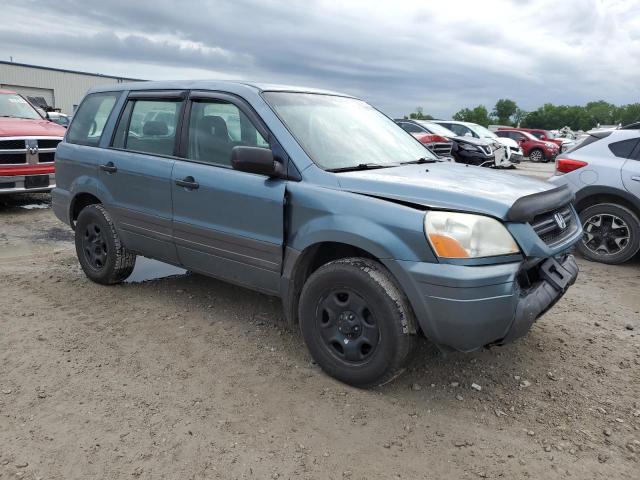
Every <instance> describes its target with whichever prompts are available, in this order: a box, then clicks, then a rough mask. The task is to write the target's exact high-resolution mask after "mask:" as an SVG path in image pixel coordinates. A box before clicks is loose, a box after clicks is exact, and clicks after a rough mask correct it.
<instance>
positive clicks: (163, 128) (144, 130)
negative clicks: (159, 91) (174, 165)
mask: <svg viewBox="0 0 640 480" xmlns="http://www.w3.org/2000/svg"><path fill="white" fill-rule="evenodd" d="M181 103H182V102H181V100H178V99H166V100H129V101H128V102H127V105H126V107H125V110H124V112H123V114H122V116H121V118H120V122H119V123H118V127H117V128H116V133H115V135H114V140H113V147H115V148H122V149H125V150H131V151H133V152H140V153H150V154H155V155H168V156H171V155H173V154H174V148H175V138H176V129H177V125H178V116H179V115H178V114H179V112H180V105H181Z"/></svg>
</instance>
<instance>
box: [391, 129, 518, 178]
mask: <svg viewBox="0 0 640 480" xmlns="http://www.w3.org/2000/svg"><path fill="white" fill-rule="evenodd" d="M396 123H399V124H400V126H401V127H402V128H403V129H404V130H405V131H409V130H411V131H409V133H411V134H412V135H413V136H414V137H416V138H418V137H419V136H420V135H424V134H430V135H438V136H439V137H441V138H445V139H447V140H449V141H451V142H452V148H451V156H452V157H453V158H454V160H455V161H456V162H458V163H466V164H467V165H477V166H483V167H502V168H504V167H509V166H511V165H512V164H511V162H509V161H508V160H507V159H506V153H505V148H504V147H503V146H502V144H500V143H498V142H491V141H488V140H483V139H477V138H473V137H463V136H459V135H456V134H455V133H454V132H452V131H451V130H449V129H448V128H445V127H443V126H442V125H438V124H437V123H434V122H433V121H431V120H397V121H396ZM417 129H419V130H420V131H416V130H417ZM418 139H419V138H418Z"/></svg>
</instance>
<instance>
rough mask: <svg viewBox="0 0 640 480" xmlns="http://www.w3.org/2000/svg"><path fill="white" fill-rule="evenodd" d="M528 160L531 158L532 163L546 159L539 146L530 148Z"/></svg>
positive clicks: (545, 160)
mask: <svg viewBox="0 0 640 480" xmlns="http://www.w3.org/2000/svg"><path fill="white" fill-rule="evenodd" d="M529 160H531V161H532V162H534V163H539V162H547V161H548V160H547V159H546V158H545V156H544V152H543V151H542V150H540V149H539V148H534V149H533V150H531V151H530V152H529Z"/></svg>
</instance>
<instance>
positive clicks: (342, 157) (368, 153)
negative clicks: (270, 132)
mask: <svg viewBox="0 0 640 480" xmlns="http://www.w3.org/2000/svg"><path fill="white" fill-rule="evenodd" d="M264 98H265V99H266V100H267V102H268V103H269V104H270V105H271V107H272V108H273V109H274V111H275V112H276V114H277V115H278V117H280V120H282V122H283V123H284V124H285V125H286V127H287V128H288V129H289V131H290V132H291V134H292V135H293V136H294V137H295V139H296V140H297V141H298V143H299V144H300V146H301V147H302V148H303V149H304V151H305V152H306V153H307V155H309V157H310V158H311V160H313V161H314V163H316V165H318V166H319V167H320V168H323V169H325V170H333V169H347V168H350V167H358V166H361V165H371V166H384V167H392V166H397V165H399V164H400V163H404V162H413V161H416V160H418V159H420V158H427V159H434V160H435V159H436V158H437V157H436V156H435V155H433V154H432V153H431V152H430V151H429V150H427V149H426V148H425V147H424V146H422V144H421V143H420V142H418V141H417V140H415V139H414V138H413V137H412V136H411V135H410V134H408V133H407V132H405V131H404V130H403V129H402V128H400V127H399V126H398V125H396V124H395V123H394V122H393V120H391V119H389V118H387V117H386V116H384V115H383V114H382V113H380V112H379V111H377V110H376V109H375V108H373V107H371V106H370V105H368V104H366V103H365V102H363V101H361V100H356V99H354V98H345V97H338V96H333V95H319V94H312V93H291V92H265V93H264Z"/></svg>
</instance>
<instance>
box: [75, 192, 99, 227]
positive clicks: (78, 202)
mask: <svg viewBox="0 0 640 480" xmlns="http://www.w3.org/2000/svg"><path fill="white" fill-rule="evenodd" d="M97 204H102V200H100V199H99V198H98V197H97V196H96V195H95V194H93V193H89V192H86V191H83V192H78V193H76V194H75V195H74V196H73V198H72V199H71V202H70V204H69V222H70V224H71V228H74V229H75V225H76V220H77V219H78V215H80V212H81V211H82V209H83V208H85V207H87V206H89V205H97Z"/></svg>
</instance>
